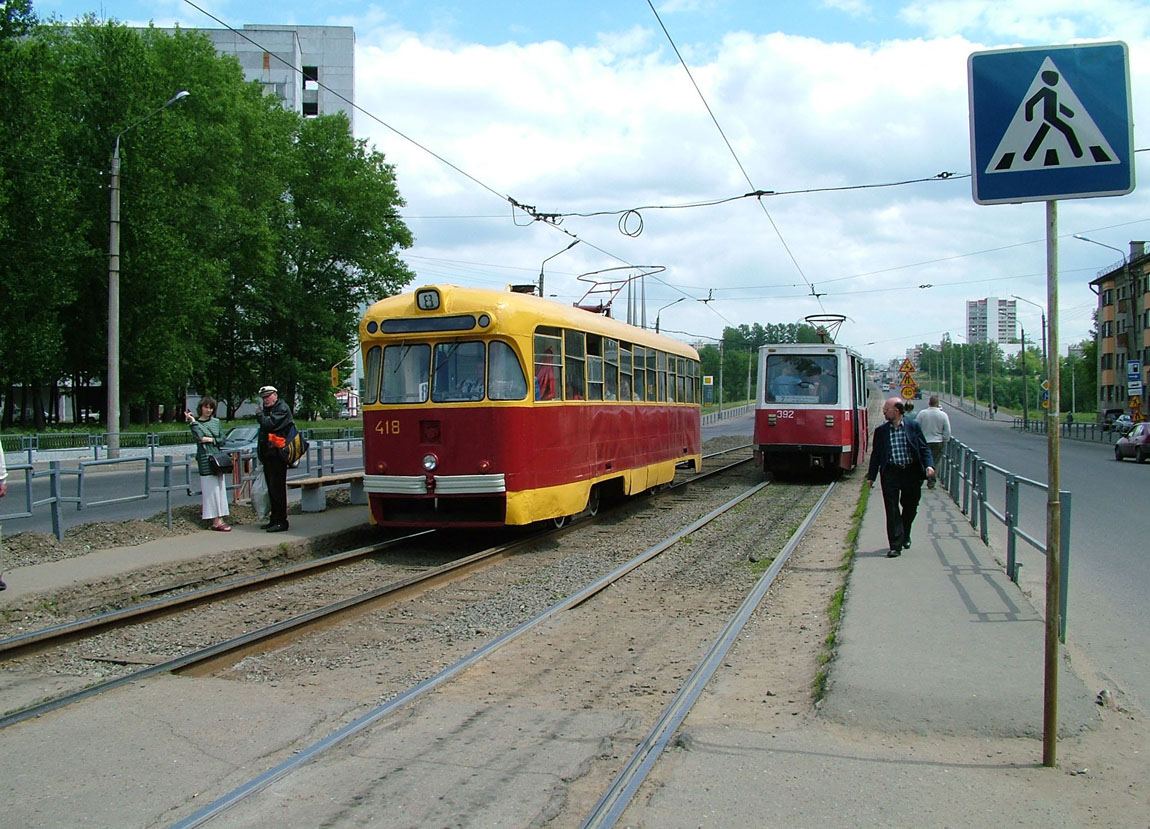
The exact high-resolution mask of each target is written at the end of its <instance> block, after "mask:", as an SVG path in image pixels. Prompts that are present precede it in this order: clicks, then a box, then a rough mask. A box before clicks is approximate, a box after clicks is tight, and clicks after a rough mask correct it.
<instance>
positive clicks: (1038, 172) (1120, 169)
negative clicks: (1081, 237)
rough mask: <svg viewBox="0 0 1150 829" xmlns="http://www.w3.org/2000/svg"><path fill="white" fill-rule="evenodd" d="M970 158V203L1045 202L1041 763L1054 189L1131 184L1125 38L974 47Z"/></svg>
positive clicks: (1101, 190) (1052, 694) (1054, 433)
mask: <svg viewBox="0 0 1150 829" xmlns="http://www.w3.org/2000/svg"><path fill="white" fill-rule="evenodd" d="M967 80H968V85H969V95H970V158H971V173H972V175H971V182H972V189H973V196H974V201H975V202H976V203H978V204H1011V203H1017V202H1032V201H1044V202H1046V305H1047V316H1048V317H1049V320H1050V325H1049V327H1048V329H1047V337H1048V339H1047V343H1046V353H1047V354H1049V355H1051V360H1050V368H1049V376H1048V378H1047V379H1048V382H1049V387H1048V389H1049V391H1048V392H1044V394H1043V400H1042V405H1043V407H1044V408H1045V409H1046V412H1045V415H1044V416H1045V417H1046V419H1047V429H1046V435H1047V467H1048V469H1047V500H1046V649H1045V658H1044V679H1045V686H1044V694H1043V717H1042V726H1043V734H1042V763H1043V765H1045V766H1048V767H1053V766H1054V765H1056V763H1057V746H1058V662H1059V652H1058V644H1059V630H1060V621H1061V619H1060V609H1059V608H1060V592H1061V578H1062V562H1061V559H1060V553H1061V549H1062V502H1061V492H1060V486H1061V471H1060V463H1061V457H1060V435H1059V431H1058V413H1059V409H1060V408H1061V407H1060V404H1059V364H1058V199H1081V198H1093V197H1097V196H1120V195H1125V194H1126V193H1129V192H1131V191H1132V190H1133V189H1134V126H1133V119H1132V118H1131V105H1130V59H1129V54H1128V50H1127V48H1126V44H1125V43H1121V42H1111V43H1098V44H1091V45H1089V46H1039V47H1033V48H1025V49H1000V50H995V51H991V52H975V53H974V54H972V55H971V56H970V57H969V58H968V60H967Z"/></svg>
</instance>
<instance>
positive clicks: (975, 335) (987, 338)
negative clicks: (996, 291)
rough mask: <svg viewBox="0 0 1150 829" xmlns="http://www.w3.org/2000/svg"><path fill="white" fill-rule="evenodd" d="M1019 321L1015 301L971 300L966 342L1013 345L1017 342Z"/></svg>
mask: <svg viewBox="0 0 1150 829" xmlns="http://www.w3.org/2000/svg"><path fill="white" fill-rule="evenodd" d="M1017 320H1018V309H1017V303H1016V302H1015V301H1014V300H1013V299H999V298H998V297H993V296H992V297H987V298H986V299H971V300H967V303H966V341H967V342H968V343H999V344H1001V343H1012V342H1016V341H1017V339H1018V338H1017V337H1016V336H1015V333H1014V327H1015V325H1016V323H1017Z"/></svg>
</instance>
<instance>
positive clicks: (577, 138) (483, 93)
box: [35, 0, 1150, 361]
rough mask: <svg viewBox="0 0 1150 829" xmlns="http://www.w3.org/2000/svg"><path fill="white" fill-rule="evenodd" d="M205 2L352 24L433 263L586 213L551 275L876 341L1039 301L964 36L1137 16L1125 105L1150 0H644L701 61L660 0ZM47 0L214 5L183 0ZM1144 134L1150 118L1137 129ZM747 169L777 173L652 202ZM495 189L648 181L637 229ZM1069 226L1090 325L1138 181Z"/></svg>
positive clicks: (1021, 218) (182, 9)
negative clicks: (991, 300)
mask: <svg viewBox="0 0 1150 829" xmlns="http://www.w3.org/2000/svg"><path fill="white" fill-rule="evenodd" d="M197 5H199V6H201V7H202V8H206V9H208V10H210V11H211V12H212V14H214V15H216V16H218V17H219V18H221V19H222V20H223V21H225V22H226V23H228V24H230V25H233V26H236V27H240V26H242V25H243V24H244V23H294V24H311V25H351V26H354V27H355V30H356V42H357V56H356V60H357V63H356V81H357V82H356V100H357V103H358V105H359V106H360V107H361V108H362V110H363V111H362V112H360V113H359V114H357V116H356V131H357V133H358V134H359V135H360V136H361V137H363V138H365V139H367V140H368V141H369V142H371V143H372V144H374V145H375V146H376V147H378V148H379V149H380V150H382V151H383V152H384V153H386V155H387V157H388V159H389V160H390V161H392V162H393V163H394V164H395V165H396V170H397V177H398V180H399V185H400V189H401V192H402V193H403V195H404V197H405V198H406V200H407V203H408V204H407V207H406V208H405V210H404V211H403V212H404V216H405V218H406V220H407V221H408V224H409V226H410V227H411V229H412V231H413V233H414V234H415V237H416V245H415V247H414V248H412V249H411V250H410V251H408V253H407V255H406V258H407V261H408V262H409V264H410V266H411V267H412V269H413V270H415V271H416V272H417V274H418V278H417V282H418V283H430V282H441V281H443V282H448V281H449V282H458V283H462V284H474V285H484V286H488V287H494V288H502V287H503V286H505V285H506V284H508V283H509V282H528V281H533V280H536V279H537V278H538V272H539V269H540V267H541V263H542V262H543V260H544V259H546V258H547V257H550V256H552V254H556V253H558V252H559V251H563V250H564V248H566V246H567V245H568V244H569V243H570V242H571V240H572V238H578V239H580V240H581V243H580V244H578V245H576V246H575V247H574V248H572V249H571V250H569V251H565V252H563V253H562V254H560V255H558V256H556V257H555V258H553V259H550V260H549V261H548V262H547V265H546V272H547V288H548V293H549V294H550V293H553V292H554V293H555V294H556V298H557V299H558V300H560V301H564V302H573V301H575V300H577V299H578V298H579V297H580V296H581V294H582V289H583V288H585V285H584V283H581V282H579V281H578V279H577V277H578V276H579V275H580V274H582V273H586V272H590V271H594V270H599V269H603V268H607V267H612V266H616V265H618V264H620V262H628V263H635V264H637V263H643V264H657V265H660V266H662V267H664V268H665V270H664V271H663V272H662V273H661V274H659V275H658V277H656V278H652V279H649V280H648V282H647V317H648V319H647V322H648V324H651V325H653V322H654V317H655V315H656V313H659V309H660V308H663V309H664V310H663V311H662V316H661V327H662V329H663V330H664V331H667V332H672V333H673V334H674V335H675V336H679V337H680V338H682V339H685V340H691V339H694V338H707V337H715V336H717V335H718V334H719V333H720V332H721V330H722V328H723V326H725V325H737V324H742V323H745V324H751V323H754V322H762V323H767V322H791V321H798V320H801V319H802V318H803V317H804V316H805V315H808V314H814V313H819V312H824V311H825V312H833V313H842V314H845V315H847V316H848V320H847V322H846V323H845V324H844V326H843V328H842V331H841V333H840V341H844V342H848V343H850V344H851V345H854V346H856V347H858V348H860V350H862V351H863V353H864V354H865V355H866V356H869V357H874V358H876V359H878V360H883V361H885V360H887V359H890V358H895V357H899V356H901V355H902V354H903V353H904V351H905V349H907V348H909V347H911V346H913V345H914V344H916V343H921V342H934V343H937V342H938V341H939V339H940V338H941V337H942V336H943V335H944V334H945V333H947V332H950V333H951V334H952V336H954V337H955V338H956V339H957V338H958V335H960V334H961V333H962V332H963V331H964V323H965V300H968V299H979V298H983V297H987V296H999V297H1003V298H1009V297H1010V296H1011V295H1012V294H1017V295H1019V296H1022V297H1025V298H1026V299H1029V300H1031V301H1035V302H1038V303H1044V302H1045V294H1046V279H1045V272H1046V255H1045V240H1044V234H1045V222H1044V210H1043V206H1042V205H1041V204H1024V205H996V206H981V205H976V204H974V203H973V200H972V197H971V188H970V181H969V180H968V179H967V178H966V177H965V176H966V175H967V174H968V173H969V172H970V146H969V113H968V100H967V80H966V61H967V57H968V56H969V55H970V53H972V52H975V51H981V50H986V49H999V48H1004V47H1013V46H1038V45H1045V44H1066V43H1085V42H1089V41H1099V40H1102V41H1108V40H1122V41H1124V42H1126V43H1127V44H1128V45H1129V50H1130V64H1131V76H1132V78H1131V88H1132V107H1133V114H1134V121H1135V123H1136V124H1137V123H1139V122H1140V121H1141V120H1143V118H1142V117H1140V116H1143V113H1144V112H1145V111H1146V110H1147V108H1148V107H1150V61H1148V60H1147V55H1148V54H1150V53H1148V50H1147V47H1148V46H1150V4H1146V3H1145V2H1134V1H1133V0H1131V1H1130V2H1127V0H1093V2H1092V3H1090V4H1085V3H1082V2H1069V0H1046V1H1045V2H1040V0H953V1H949V2H926V0H918V2H914V1H913V0H907V1H906V2H865V0H833V2H832V1H828V2H821V3H820V2H812V3H780V2H774V0H755V1H754V2H752V0H656V2H655V7H656V9H657V10H658V13H659V18H660V19H661V20H662V24H663V25H664V26H666V28H667V30H668V31H669V33H670V36H671V38H673V40H674V43H675V45H676V46H677V48H678V50H679V52H680V53H681V54H682V56H683V58H684V59H685V61H686V63H687V65H688V67H689V69H690V73H691V74H690V76H688V75H687V72H686V71H685V70H684V68H683V66H681V65H680V63H679V61H678V59H677V57H676V54H675V51H674V49H673V48H672V46H671V43H670V42H669V41H668V38H667V36H666V35H665V34H664V32H663V30H662V28H661V27H660V23H659V19H656V17H655V14H654V13H653V12H652V11H651V8H650V6H649V5H648V3H647V2H646V0H614V2H599V1H598V0H584V1H583V2H551V3H538V2H535V3H528V2H519V0H514V1H513V2H482V3H481V2H462V1H461V2H436V1H435V0H397V2H389V3H380V4H371V3H358V2H347V0H329V2H325V3H322V4H319V3H314V2H313V3H308V4H304V3H297V2H293V0H285V1H284V2H277V3H275V4H272V3H265V2H262V1H261V0H256V1H255V2H238V0H232V1H230V2H219V0H214V1H213V2H206V1H205V2H203V3H200V2H198V0H197ZM35 9H36V11H37V12H38V13H39V14H41V15H46V14H51V13H55V14H57V15H59V16H60V17H62V18H64V19H71V18H73V17H75V16H77V15H80V14H84V13H86V12H93V13H95V14H97V15H98V16H103V17H111V18H115V19H118V20H123V21H125V22H129V23H133V24H144V23H146V22H148V21H154V22H155V23H156V24H157V25H170V24H171V23H173V22H176V21H178V22H180V23H181V24H182V25H185V26H191V27H209V28H211V27H216V26H217V25H218V24H216V23H214V22H213V21H212V20H211V19H210V18H207V17H206V16H205V15H204V14H202V13H201V12H200V11H198V10H197V9H196V8H195V7H193V6H191V5H190V4H188V3H186V2H182V0H154V1H153V2H125V1H124V0H106V2H104V3H103V4H102V5H95V4H93V3H91V2H85V0H66V1H65V0H56V1H55V2H39V3H35ZM692 78H693V80H694V84H697V85H698V87H699V90H700V91H701V93H702V94H701V96H700V94H699V92H697V91H696V90H695V87H694V85H693V84H692ZM704 101H705V102H704ZM708 108H709V109H710V113H709V112H708ZM712 114H713V116H714V121H713V120H712V117H711V115H712ZM715 121H717V122H718V126H716V124H715ZM719 128H721V130H722V133H720V131H719ZM396 131H398V132H400V133H402V134H403V135H405V136H407V137H409V138H411V139H414V142H418V144H419V145H422V147H420V146H417V145H416V144H415V143H413V142H412V141H408V140H405V139H404V138H401V137H399V136H398V135H397V132H396ZM724 136H725V138H724ZM728 142H729V144H730V149H729V148H728V146H727V145H728ZM1134 145H1135V147H1150V140H1146V141H1140V140H1139V136H1138V132H1137V130H1135V136H1134ZM428 150H430V151H432V152H434V153H435V154H436V155H439V156H441V157H442V158H445V159H448V160H450V161H451V162H452V163H453V164H454V165H456V166H457V167H459V168H460V169H462V170H464V171H465V172H466V173H467V175H468V176H470V178H468V177H465V176H462V175H460V174H459V173H458V172H456V171H455V170H453V169H451V168H450V167H448V166H447V165H445V164H443V163H442V162H441V161H439V160H438V159H436V158H435V157H434V156H433V155H431V154H430V153H429V152H428ZM1146 155H1147V153H1140V154H1138V156H1137V157H1136V159H1137V161H1136V166H1137V164H1138V163H1141V162H1142V161H1143V160H1144V159H1145V157H1146ZM944 171H945V172H947V173H953V174H955V175H954V176H953V177H952V178H949V179H946V180H938V179H935V180H929V179H931V177H933V176H935V175H936V174H938V173H941V172H944ZM1144 172H1145V171H1144V170H1141V169H1139V170H1138V173H1139V174H1140V175H1139V178H1142V177H1143V176H1142V175H1141V174H1142V173H1144ZM921 179H928V180H927V181H918V180H921ZM476 181H478V182H480V183H481V184H482V186H481V185H480V184H477V183H476ZM907 181H918V183H914V184H902V185H899V186H886V187H879V188H873V189H831V188H857V187H859V186H861V185H876V184H882V185H893V184H895V183H897V182H907ZM752 185H753V187H752ZM752 189H760V190H771V191H775V192H776V193H779V194H787V195H776V196H771V197H766V198H764V199H763V200H762V201H761V203H760V202H758V201H755V200H754V199H737V200H735V201H731V202H728V203H725V204H722V205H715V206H712V207H706V208H695V209H675V210H669V209H662V208H664V207H667V206H671V205H683V204H687V203H697V202H704V201H712V200H720V199H726V198H730V197H733V196H738V195H742V194H744V193H747V192H748V191H750V190H752ZM492 191H494V192H492ZM496 194H499V195H510V196H513V197H514V198H516V199H518V200H519V201H520V202H523V203H526V204H531V205H536V206H537V207H538V208H539V209H540V210H541V211H547V212H555V213H592V212H599V211H611V210H622V209H626V208H632V207H640V206H657V207H648V209H643V210H640V211H639V213H640V215H641V216H642V219H643V231H642V233H641V234H639V235H637V236H628V235H624V234H622V233H621V232H620V230H619V227H618V217H617V216H606V217H594V218H591V217H588V218H581V217H574V216H571V217H568V218H566V219H564V221H563V224H562V226H561V228H560V229H557V228H556V227H553V226H547V225H545V224H543V223H539V222H536V223H531V222H525V221H523V216H522V215H521V214H520V215H519V216H518V219H516V218H515V217H512V215H511V211H510V209H509V206H508V204H507V202H506V201H504V200H503V199H501V198H499V197H498V195H496ZM764 208H765V209H764ZM1059 230H1060V234H1061V236H1062V239H1061V241H1060V259H1059V268H1060V274H1059V284H1060V313H1059V322H1060V327H1061V338H1060V339H1061V341H1062V343H1063V344H1065V343H1068V342H1075V341H1078V340H1080V339H1082V338H1084V337H1086V336H1087V335H1088V333H1089V330H1090V313H1091V311H1092V310H1093V307H1094V302H1095V300H1094V296H1093V294H1092V293H1091V292H1090V290H1089V288H1088V283H1089V281H1090V280H1091V279H1093V278H1094V277H1095V276H1096V275H1097V273H1098V271H1099V270H1100V269H1102V268H1105V267H1107V266H1112V265H1113V264H1115V263H1116V262H1118V261H1119V260H1120V254H1119V253H1118V252H1116V251H1114V250H1109V249H1107V248H1106V247H1102V246H1099V245H1092V244H1088V243H1084V242H1081V241H1078V240H1075V239H1073V238H1072V237H1073V234H1076V233H1078V234H1083V235H1086V236H1089V237H1090V238H1092V239H1094V240H1096V241H1097V242H1100V243H1102V245H1108V246H1111V247H1113V248H1118V249H1120V250H1126V249H1128V245H1129V241H1130V240H1132V239H1150V198H1148V197H1146V196H1144V195H1143V192H1142V190H1137V189H1136V190H1135V191H1134V193H1133V194H1131V195H1128V196H1122V197H1115V198H1099V199H1075V200H1065V201H1063V202H1061V203H1060V226H1059ZM569 234H570V235H569ZM812 286H813V287H812ZM816 294H820V296H815V295H816ZM708 298H711V299H712V301H710V302H702V301H694V300H705V299H708ZM679 300H683V301H679ZM688 300H690V301H688ZM620 302H621V301H620ZM670 303H675V304H674V306H673V307H667V306H669V304H670ZM617 307H619V308H620V311H621V308H622V306H621V305H620V306H617ZM616 315H617V316H623V313H622V312H620V313H617V314H616ZM1019 317H1020V319H1021V321H1022V323H1023V324H1024V325H1025V327H1026V328H1027V337H1028V339H1030V338H1031V334H1032V332H1037V330H1038V328H1039V311H1038V309H1036V308H1034V307H1033V306H1030V305H1027V304H1025V303H1019ZM1060 350H1061V351H1062V353H1065V347H1063V348H1061V349H1060Z"/></svg>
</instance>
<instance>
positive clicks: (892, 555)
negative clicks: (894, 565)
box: [886, 547, 902, 558]
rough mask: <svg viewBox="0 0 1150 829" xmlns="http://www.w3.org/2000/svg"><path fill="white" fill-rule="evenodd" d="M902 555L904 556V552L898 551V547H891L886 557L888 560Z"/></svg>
mask: <svg viewBox="0 0 1150 829" xmlns="http://www.w3.org/2000/svg"><path fill="white" fill-rule="evenodd" d="M901 555H902V552H901V551H900V550H899V549H898V547H891V548H890V549H889V550H887V551H886V557H887V558H898V557H899V556H901Z"/></svg>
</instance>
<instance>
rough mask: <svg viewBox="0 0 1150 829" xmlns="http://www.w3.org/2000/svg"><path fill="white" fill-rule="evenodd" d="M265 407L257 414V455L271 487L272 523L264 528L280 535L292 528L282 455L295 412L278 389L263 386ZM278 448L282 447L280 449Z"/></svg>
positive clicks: (261, 390) (285, 470) (270, 518)
mask: <svg viewBox="0 0 1150 829" xmlns="http://www.w3.org/2000/svg"><path fill="white" fill-rule="evenodd" d="M259 395H260V398H261V399H262V400H263V407H262V408H261V409H260V410H259V411H258V412H256V421H257V422H258V423H259V424H260V437H259V443H258V445H257V450H256V451H257V452H258V454H259V456H260V464H261V465H262V466H263V468H264V481H266V482H267V485H268V500H269V501H271V515H269V516H268V523H266V524H264V525H263V526H261V527H260V529H262V530H267V531H268V532H269V533H280V532H283V531H284V530H286V529H287V528H288V519H287V461H285V460H284V459H283V456H282V455H281V454H280V451H279V450H280V447H282V446H283V441H284V438H286V437H287V435H288V432H290V431H291V427H292V424H293V423H294V422H295V421H294V420H293V419H292V415H291V409H290V408H288V404H287V403H284V402H283V401H282V400H280V398H279V392H278V391H276V387H275V386H261V387H260V391H259ZM277 444H278V445H277Z"/></svg>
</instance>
